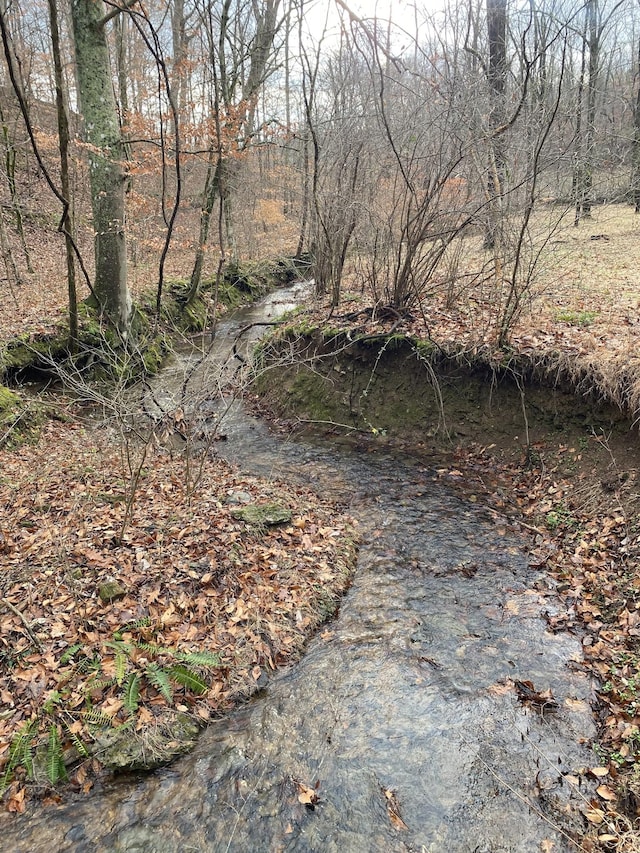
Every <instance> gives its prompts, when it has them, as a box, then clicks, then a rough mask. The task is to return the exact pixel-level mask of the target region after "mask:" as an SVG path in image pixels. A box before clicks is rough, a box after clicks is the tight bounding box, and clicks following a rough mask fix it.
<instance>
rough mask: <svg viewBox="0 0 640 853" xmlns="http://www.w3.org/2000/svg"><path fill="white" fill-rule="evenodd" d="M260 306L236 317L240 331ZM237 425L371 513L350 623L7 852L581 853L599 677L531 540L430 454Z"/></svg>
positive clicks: (235, 414) (263, 457)
mask: <svg viewBox="0 0 640 853" xmlns="http://www.w3.org/2000/svg"><path fill="white" fill-rule="evenodd" d="M290 298H292V297H290V296H289V295H288V294H285V296H284V301H283V302H282V304H286V302H287V300H288V299H290ZM280 299H283V297H282V296H281V297H280ZM257 310H258V309H254V314H253V315H252V317H251V318H250V319H249V320H248V319H247V314H246V313H240V314H239V315H238V316H237V317H236V318H235V319H234V320H232V321H228V322H226V323H225V324H224V325H223V326H221V328H220V330H219V338H220V340H221V341H223V340H224V339H226V340H231V339H232V337H233V334H234V332H235V331H236V330H237V329H238V328H240V327H242V325H243V324H246V323H247V322H253V321H255V320H256V319H258V318H259V317H260V316H263V315H259V314H257V313H255V312H256V311H257ZM262 310H263V311H265V310H267V311H271V312H272V313H275V312H277V310H278V304H277V302H274V300H273V299H272V300H271V302H269V303H268V305H267V308H266V309H264V308H263V309H262ZM188 359H189V356H188V355H186V356H185V360H186V361H188ZM179 375H181V368H180V366H179V365H177V366H175V368H174V377H177V376H179ZM165 379H166V383H167V385H168V386H171V384H172V380H171V372H170V371H169V372H168V373H167V374H166V375H165ZM163 382H164V379H163ZM173 384H174V386H175V385H176V382H175V381H173ZM177 384H179V383H177ZM167 393H168V391H167ZM224 431H225V433H226V435H227V437H228V438H227V441H226V442H224V443H220V445H219V449H220V452H221V453H224V455H225V456H226V457H228V458H229V459H232V460H233V461H235V462H236V463H238V464H239V465H240V466H242V467H243V468H245V469H246V470H248V471H249V472H251V473H254V474H262V475H265V476H274V477H280V478H286V479H288V480H293V479H296V478H297V479H299V480H300V481H303V482H306V483H312V484H313V483H315V485H316V487H317V488H318V490H320V491H322V492H323V493H325V494H330V495H331V496H332V497H334V498H335V497H338V498H339V499H340V500H342V501H343V502H344V503H345V504H347V505H348V507H349V510H350V512H351V513H352V514H353V515H354V516H355V517H356V518H358V520H359V523H360V529H361V534H362V545H361V549H360V553H359V559H358V565H357V569H356V573H355V577H354V581H353V585H352V587H351V589H350V590H349V592H348V593H347V595H346V597H345V599H344V601H343V603H342V605H341V608H340V612H339V614H338V616H337V617H336V618H335V620H334V621H333V622H331V623H329V624H328V625H327V626H326V627H325V630H324V631H322V633H321V634H320V635H319V636H317V637H316V638H315V639H314V640H312V642H311V643H310V645H309V648H308V651H307V653H306V654H305V656H304V658H303V659H302V660H301V661H300V662H299V663H298V664H296V665H295V666H293V667H292V668H291V669H289V670H288V671H284V672H282V673H280V674H279V675H278V676H277V677H276V678H274V679H273V681H272V682H271V683H270V684H269V685H268V687H267V688H266V689H265V690H263V691H262V692H261V693H260V694H258V695H257V696H256V697H254V698H253V699H252V700H251V701H250V702H249V703H247V704H246V705H245V706H244V707H241V708H240V709H238V710H237V711H236V712H235V713H233V714H231V715H230V716H228V717H226V718H224V719H222V720H219V721H217V722H215V723H213V724H212V725H211V726H210V727H209V728H208V729H207V730H206V731H205V732H204V733H203V734H202V735H201V737H200V739H199V742H198V745H197V747H196V749H195V751H194V752H193V753H192V754H191V755H189V756H187V757H185V758H183V759H180V760H179V761H177V762H176V763H175V764H173V765H172V766H171V767H169V768H166V769H163V770H160V771H156V772H155V773H153V774H151V775H147V776H141V777H127V778H123V779H120V780H117V781H115V782H113V783H112V784H111V785H110V786H109V787H108V788H107V789H106V790H104V791H102V792H100V793H99V794H96V795H94V796H93V797H89V798H88V799H85V800H80V801H77V802H74V803H67V804H65V805H61V806H58V807H48V808H45V809H39V810H36V811H34V812H32V813H31V814H27V815H25V816H22V817H19V818H15V817H13V818H9V817H8V816H3V817H2V818H1V821H0V830H1V831H2V836H3V841H2V843H0V847H1V848H2V849H3V850H5V849H6V850H7V851H9V850H11V851H33V853H40V851H42V853H45V851H46V853H49V851H67V850H70V851H79V852H80V851H87V853H88V851H130V853H133V851H136V853H186V852H187V851H216V853H217V851H238V853H244V851H252V852H253V851H257V853H261V852H262V851H265V853H267V852H268V853H271V851H273V853H275V851H301V852H302V851H304V853H311V851H314V853H315V851H317V853H325V851H326V853H329V851H336V853H337V851H344V852H345V853H365V852H366V851H375V852H376V853H377V851H380V853H386V851H436V852H437V853H439V851H460V853H472V851H473V852H474V853H481V852H482V853H499V851H514V853H515V851H522V853H525V851H527V853H528V851H537V850H553V851H563V850H575V849H577V848H576V846H575V845H574V844H573V843H572V842H571V840H570V835H571V834H572V833H573V832H574V831H576V830H577V831H579V829H580V827H581V818H580V815H579V808H580V806H581V805H582V804H583V803H585V802H586V799H588V794H587V792H586V791H585V790H584V789H583V787H582V786H581V783H580V781H579V777H578V775H577V771H578V770H579V769H581V768H582V769H583V768H584V767H586V766H589V765H590V764H593V763H596V762H595V759H594V756H593V755H592V754H591V752H590V751H589V750H588V748H587V746H586V745H585V744H586V742H588V740H589V739H590V738H592V737H593V736H594V734H595V732H594V727H593V722H592V715H591V710H590V704H589V701H590V698H591V693H592V689H593V685H592V684H591V683H590V681H589V679H588V678H587V677H586V676H585V675H584V674H583V673H582V671H581V668H580V661H581V646H580V642H579V638H576V637H575V636H572V635H570V634H565V633H552V632H551V631H550V630H549V629H548V626H547V622H546V621H545V618H544V617H545V615H546V614H549V615H552V614H553V613H554V611H555V608H556V607H557V606H558V602H557V601H556V600H555V598H554V595H553V593H552V591H551V590H550V589H549V588H548V586H547V583H546V581H545V578H544V576H543V575H541V574H540V573H539V572H536V571H534V570H532V569H530V568H529V567H528V565H527V558H526V551H525V549H524V547H523V542H522V541H521V540H519V539H518V538H517V537H516V536H515V535H513V534H511V533H509V531H508V530H507V528H506V525H505V524H504V522H503V520H502V519H500V518H497V517H496V516H495V514H494V513H492V512H489V511H488V510H486V509H483V508H482V507H481V506H478V504H476V503H473V502H472V501H469V500H465V499H464V498H461V497H459V496H456V495H455V494H453V493H451V492H449V491H447V489H446V487H444V486H443V485H442V483H440V482H438V480H437V477H436V475H435V472H434V471H433V470H432V468H431V467H430V463H429V460H428V459H417V458H411V457H403V456H392V455H387V454H374V453H369V452H367V453H358V452H355V451H353V450H349V449H348V448H344V447H342V448H340V447H335V446H330V445H329V444H324V445H323V444H322V443H319V442H315V443H312V442H310V441H303V440H285V439H283V438H280V437H276V436H274V435H272V434H271V433H270V432H269V430H268V429H267V428H266V427H265V426H264V425H263V424H262V423H261V422H260V421H258V420H256V419H254V418H252V417H251V416H250V415H249V414H247V413H246V412H245V411H244V410H243V408H242V406H241V405H239V404H234V406H233V407H232V408H231V410H230V411H229V412H228V413H227V416H226V417H225V419H224ZM518 680H520V681H530V682H531V683H532V684H533V686H534V688H535V689H536V690H537V691H545V690H550V691H551V693H552V695H553V697H554V699H555V703H557V706H556V705H555V704H554V703H552V702H551V701H550V702H549V703H548V705H547V706H546V707H540V705H539V704H528V703H527V702H526V701H522V699H521V698H520V697H519V695H518V693H517V691H516V689H515V688H514V681H518Z"/></svg>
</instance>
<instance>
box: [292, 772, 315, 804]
mask: <svg viewBox="0 0 640 853" xmlns="http://www.w3.org/2000/svg"><path fill="white" fill-rule="evenodd" d="M294 782H295V784H296V786H297V789H298V802H299V803H302V804H303V805H304V806H307V808H309V809H310V810H313V809H314V808H315V807H316V805H317V803H318V802H319V800H320V797H319V795H318V788H319V787H320V783H319V782H316V784H315V786H314V787H313V788H312V787H310V786H309V785H306V784H305V783H304V782H301V781H300V780H299V779H294Z"/></svg>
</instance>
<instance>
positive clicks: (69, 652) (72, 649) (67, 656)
mask: <svg viewBox="0 0 640 853" xmlns="http://www.w3.org/2000/svg"><path fill="white" fill-rule="evenodd" d="M81 648H82V643H74V644H73V645H72V646H69V647H68V648H67V649H65V651H64V653H63V654H62V657H61V658H60V663H61V664H65V663H69V661H70V660H71V658H72V657H73V656H74V655H75V653H76V652H79V651H80V649H81Z"/></svg>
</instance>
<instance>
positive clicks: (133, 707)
mask: <svg viewBox="0 0 640 853" xmlns="http://www.w3.org/2000/svg"><path fill="white" fill-rule="evenodd" d="M140 680H141V679H140V676H139V675H138V673H137V672H132V673H131V675H130V676H129V678H128V680H127V683H126V684H125V686H124V696H123V701H124V707H125V710H126V711H127V713H128V714H129V715H131V714H135V712H136V711H137V710H138V705H139V704H140Z"/></svg>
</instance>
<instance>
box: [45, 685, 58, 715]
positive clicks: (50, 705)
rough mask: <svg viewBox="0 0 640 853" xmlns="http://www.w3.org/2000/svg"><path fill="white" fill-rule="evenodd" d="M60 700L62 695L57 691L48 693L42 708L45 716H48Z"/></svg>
mask: <svg viewBox="0 0 640 853" xmlns="http://www.w3.org/2000/svg"><path fill="white" fill-rule="evenodd" d="M61 699H62V694H61V693H59V692H58V691H57V690H52V691H51V693H49V695H48V697H47V700H46V702H45V703H44V705H43V706H42V710H43V711H44V712H45V714H50V713H51V712H52V711H53V709H54V707H55V706H56V705H59V704H60V700H61Z"/></svg>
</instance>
